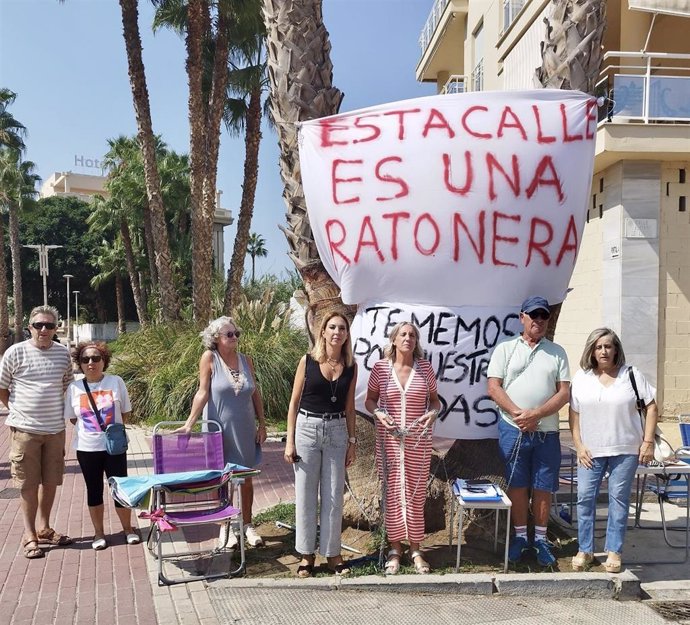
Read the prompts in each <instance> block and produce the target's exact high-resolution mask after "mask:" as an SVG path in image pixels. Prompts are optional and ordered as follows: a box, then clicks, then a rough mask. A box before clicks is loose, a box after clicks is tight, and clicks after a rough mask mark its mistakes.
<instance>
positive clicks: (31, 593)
mask: <svg viewBox="0 0 690 625" xmlns="http://www.w3.org/2000/svg"><path fill="white" fill-rule="evenodd" d="M3 417H4V415H3ZM2 420H3V421H4V418H3V419H2ZM67 432H68V440H67V457H66V468H65V477H64V483H63V485H62V486H61V487H60V488H58V493H57V497H56V501H55V505H54V507H53V514H52V517H51V525H52V526H53V527H54V528H55V529H56V530H57V531H59V532H62V533H67V534H68V535H69V536H71V537H72V538H73V539H74V543H73V544H72V545H70V546H68V547H51V548H48V549H46V556H45V558H40V559H36V560H28V559H26V558H24V556H23V554H22V551H21V548H20V542H21V537H22V534H23V523H22V517H21V511H20V502H19V497H18V492H17V491H16V489H15V488H14V484H13V482H12V478H11V476H10V466H9V461H8V449H9V433H10V431H9V428H8V427H4V426H0V625H47V624H50V623H56V624H59V625H70V624H72V625H81V624H86V623H89V624H92V623H97V624H98V625H110V624H116V623H127V624H128V625H139V624H141V625H144V624H146V625H151V624H158V623H161V624H163V623H164V624H165V625H177V624H179V625H186V624H194V625H197V624H200V625H217V623H218V621H217V619H216V616H215V612H214V610H213V607H212V606H211V603H210V600H209V598H208V595H207V593H206V586H205V585H204V584H203V582H192V583H189V584H183V585H180V586H173V587H159V586H158V583H157V569H156V562H155V560H154V559H153V558H152V557H151V556H149V555H148V552H147V550H146V548H145V547H144V546H143V545H138V546H127V545H126V544H125V539H124V536H123V534H122V532H121V528H120V525H119V521H118V519H117V516H116V515H115V512H114V509H113V506H112V504H111V503H110V502H109V501H106V513H105V523H106V532H107V539H108V543H109V547H108V548H107V549H105V550H103V551H98V552H96V551H94V550H93V549H91V540H92V538H93V534H92V526H91V521H90V519H89V513H88V510H87V507H86V502H85V496H86V489H85V486H84V482H83V478H82V476H81V471H80V469H79V465H78V463H77V460H76V454H75V451H74V450H72V449H71V428H70V427H68V428H67ZM147 434H148V433H147V432H146V431H145V430H142V429H137V428H132V430H131V432H130V439H131V441H130V449H129V452H128V464H129V472H130V475H134V474H137V473H148V472H150V471H151V464H152V462H151V453H150V444H149V441H150V438H149V437H148V435H147ZM261 468H262V470H263V473H262V475H261V476H259V477H257V478H255V480H254V491H255V495H254V512H260V511H261V510H264V509H266V508H269V507H271V506H273V505H275V504H276V503H279V502H291V501H294V488H293V474H292V470H291V468H290V466H289V465H287V464H286V463H285V462H283V443H282V442H279V441H269V442H267V443H266V445H265V446H264V451H263V465H262V467H261ZM139 525H140V527H141V529H142V536H143V537H144V538H145V536H146V532H147V527H148V522H146V521H141V520H139ZM115 597H117V599H115Z"/></svg>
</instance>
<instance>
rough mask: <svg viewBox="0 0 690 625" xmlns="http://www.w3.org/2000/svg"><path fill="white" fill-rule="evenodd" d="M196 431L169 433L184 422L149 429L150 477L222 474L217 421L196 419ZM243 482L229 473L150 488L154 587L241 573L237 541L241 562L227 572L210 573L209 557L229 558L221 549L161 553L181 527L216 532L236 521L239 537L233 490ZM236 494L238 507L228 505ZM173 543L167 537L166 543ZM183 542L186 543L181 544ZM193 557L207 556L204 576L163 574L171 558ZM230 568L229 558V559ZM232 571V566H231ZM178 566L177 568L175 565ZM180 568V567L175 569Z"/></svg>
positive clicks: (242, 564) (239, 509) (239, 514)
mask: <svg viewBox="0 0 690 625" xmlns="http://www.w3.org/2000/svg"><path fill="white" fill-rule="evenodd" d="M198 423H199V424H200V425H201V431H200V432H196V431H195V432H191V433H190V434H180V433H175V432H173V431H172V430H174V429H176V428H179V427H181V426H182V425H184V421H162V422H160V423H157V424H156V425H155V426H154V428H153V467H154V473H155V474H163V473H184V472H189V471H200V470H205V469H216V470H223V468H224V466H225V462H224V460H223V432H222V430H221V425H220V423H218V422H217V421H211V420H201V421H199V422H198ZM243 482H244V479H243V478H241V477H240V478H238V477H233V475H232V474H231V473H230V472H227V473H223V475H222V476H221V477H219V478H218V479H213V480H209V481H207V482H201V483H199V484H192V485H191V486H190V485H189V484H180V485H175V484H172V485H171V484H166V485H165V486H163V485H158V486H154V487H153V491H152V498H151V510H152V513H151V516H152V525H151V531H150V532H149V536H148V541H147V544H148V548H149V551H151V553H152V554H153V555H154V557H155V558H156V559H157V560H158V584H159V586H163V585H166V586H168V585H172V584H183V583H186V582H192V581H197V580H202V579H217V578H220V577H232V576H235V575H240V574H242V573H244V572H245V569H246V564H245V548H244V541H243V540H240V541H239V546H240V562H239V565H238V566H237V567H236V568H234V569H232V568H230V569H229V570H227V571H222V572H215V573H214V572H211V570H212V566H213V561H214V558H215V557H216V556H217V555H220V554H223V553H230V550H227V549H225V545H216V546H214V547H213V548H212V549H202V550H195V551H189V550H186V551H179V550H177V549H176V550H175V551H174V552H172V553H167V554H164V553H163V539H164V536H165V534H172V533H173V532H174V531H175V530H177V529H182V528H184V527H200V526H204V525H212V526H213V527H214V528H218V526H219V525H221V524H223V523H230V522H231V521H237V522H238V523H239V529H240V536H243V535H244V527H243V523H242V498H241V494H240V489H239V488H238V486H239V485H240V484H242V483H243ZM235 491H237V507H235V506H233V505H232V500H233V494H234V492H235ZM171 540H172V538H171ZM185 542H186V539H185ZM192 556H206V557H207V558H208V560H209V562H208V566H207V567H206V571H205V572H202V571H197V573H196V574H189V575H184V576H178V577H170V576H168V575H166V573H165V572H164V561H165V560H172V559H176V560H178V561H180V562H183V561H184V563H186V564H188V563H189V558H190V557H192ZM195 560H196V561H195V563H194V564H195V565H196V566H197V567H198V566H199V565H201V564H202V558H200V557H196V558H195ZM230 562H231V563H232V558H231V559H230ZM231 566H232V565H231ZM178 567H179V564H178ZM179 568H182V567H179Z"/></svg>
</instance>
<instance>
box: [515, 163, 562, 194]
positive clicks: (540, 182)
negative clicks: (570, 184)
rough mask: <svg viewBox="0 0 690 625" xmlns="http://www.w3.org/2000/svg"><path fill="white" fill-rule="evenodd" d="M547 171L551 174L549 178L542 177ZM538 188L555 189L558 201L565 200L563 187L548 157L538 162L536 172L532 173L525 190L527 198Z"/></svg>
mask: <svg viewBox="0 0 690 625" xmlns="http://www.w3.org/2000/svg"><path fill="white" fill-rule="evenodd" d="M547 170H548V171H549V172H551V178H545V177H543V176H544V173H545V172H546V171H547ZM540 186H547V187H555V189H556V194H557V195H558V201H559V202H563V200H564V199H565V195H563V186H562V185H561V180H560V178H559V177H558V173H556V168H555V167H554V164H553V161H552V160H551V157H550V156H545V157H544V158H542V159H541V161H539V165H537V170H536V171H535V172H534V178H532V182H530V183H529V186H528V187H527V189H526V190H525V193H526V194H527V197H528V198H531V197H532V196H533V195H534V193H535V192H536V190H537V187H540Z"/></svg>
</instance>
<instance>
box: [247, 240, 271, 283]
mask: <svg viewBox="0 0 690 625" xmlns="http://www.w3.org/2000/svg"><path fill="white" fill-rule="evenodd" d="M247 254H249V255H250V256H251V257H252V284H253V283H254V282H255V279H254V278H255V263H256V257H257V256H258V257H259V258H266V256H268V250H267V249H266V241H265V239H264V238H263V237H262V236H261V235H260V234H256V232H252V233H251V234H250V235H249V239H248V241H247Z"/></svg>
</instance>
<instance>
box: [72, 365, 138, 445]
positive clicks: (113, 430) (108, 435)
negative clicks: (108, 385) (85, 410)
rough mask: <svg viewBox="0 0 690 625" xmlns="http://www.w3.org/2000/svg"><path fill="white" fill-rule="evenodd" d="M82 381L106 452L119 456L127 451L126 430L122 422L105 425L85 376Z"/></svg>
mask: <svg viewBox="0 0 690 625" xmlns="http://www.w3.org/2000/svg"><path fill="white" fill-rule="evenodd" d="M82 382H83V383H84V390H85V391H86V394H87V395H88V396H89V402H90V403H91V408H92V409H93V413H94V414H95V415H96V419H98V423H99V425H100V426H101V430H103V432H104V434H105V450H106V452H107V453H108V454H110V455H111V456H119V455H121V454H124V453H125V452H126V451H127V447H128V442H127V430H125V426H124V424H122V423H111V424H110V425H105V424H104V423H103V418H102V417H101V411H100V410H99V409H98V407H97V406H96V402H95V401H94V398H93V395H92V394H91V389H90V388H89V385H88V384H87V383H86V378H84V379H82Z"/></svg>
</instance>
